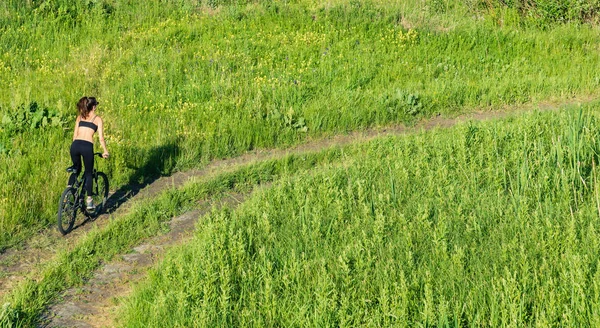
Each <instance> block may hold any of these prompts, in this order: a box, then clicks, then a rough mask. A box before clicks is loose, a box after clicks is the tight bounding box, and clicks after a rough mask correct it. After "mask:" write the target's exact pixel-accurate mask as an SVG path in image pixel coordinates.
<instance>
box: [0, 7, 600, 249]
mask: <svg viewBox="0 0 600 328" xmlns="http://www.w3.org/2000/svg"><path fill="white" fill-rule="evenodd" d="M473 8H479V7H478V6H475V7H473V6H469V5H467V4H463V3H461V2H455V1H434V2H432V3H431V4H429V5H426V6H423V4H422V3H421V1H406V2H404V1H403V2H391V3H390V2H384V1H372V2H370V1H350V2H347V1H330V2H326V3H316V2H312V1H292V2H283V1H281V2H280V1H257V2H219V1H216V2H197V1H185V0H182V1H170V2H164V1H158V0H151V1H117V0H114V1H110V0H103V1H93V2H92V1H83V0H79V1H74V2H69V1H62V0H48V1H44V2H42V3H39V2H21V1H13V0H11V1H5V2H3V3H2V4H0V116H1V117H0V119H1V121H0V184H2V185H3V186H4V187H3V188H2V189H1V190H0V250H2V249H5V248H7V247H11V246H14V245H16V244H19V243H20V242H21V241H23V240H24V239H26V238H27V237H28V236H31V235H32V234H34V233H36V232H37V231H39V230H40V229H43V228H45V227H48V226H49V225H51V224H53V223H54V220H55V213H56V202H57V199H58V197H59V195H60V192H61V190H62V188H63V187H64V185H65V183H66V179H67V174H66V173H65V172H64V168H65V167H66V166H68V165H70V164H69V162H70V160H69V156H68V147H69V143H70V136H71V129H72V124H73V123H72V122H73V121H74V118H75V114H74V113H75V103H76V101H77V99H78V98H79V97H81V96H83V95H95V96H97V97H98V99H99V100H100V103H101V105H100V108H99V112H100V114H101V115H102V116H103V118H104V120H105V122H106V130H107V131H106V133H107V138H108V147H109V150H110V152H111V154H112V159H111V160H110V161H108V162H101V163H99V166H100V168H101V169H103V170H105V171H107V172H108V173H109V175H110V178H111V182H112V185H113V186H114V187H115V188H127V186H128V185H130V184H132V183H145V182H149V181H152V180H153V179H154V178H156V177H157V176H159V175H161V174H168V173H170V172H172V171H173V170H182V169H186V168H190V167H201V166H203V165H205V164H206V163H207V162H208V161H210V160H212V159H215V158H223V157H230V156H235V155H238V154H241V153H243V152H244V151H247V150H251V149H255V148H269V147H285V146H289V145H291V144H295V143H298V142H301V141H302V140H305V139H307V138H311V137H315V136H321V135H327V134H332V133H337V132H344V131H350V130H355V129H363V128H366V127H370V126H375V125H386V124H391V123H398V122H401V123H408V124H411V123H412V122H415V121H416V120H418V119H420V118H425V117H430V116H432V115H437V114H442V115H454V114H456V113H459V112H464V111H469V110H472V109H474V108H478V109H479V108H483V109H487V108H498V107H502V106H504V105H507V104H508V105H510V104H521V103H527V102H536V101H541V100H552V99H568V98H570V97H574V96H585V95H591V94H597V91H598V90H599V87H600V75H598V72H597V67H598V65H599V64H600V56H599V55H598V54H599V52H598V44H600V42H599V41H600V40H599V39H600V35H599V33H598V31H597V29H596V28H594V27H592V26H590V25H586V24H578V23H568V24H561V25H553V26H551V28H538V27H536V26H533V27H532V26H529V25H527V24H517V23H515V24H509V23H510V22H515V21H516V22H521V21H522V20H520V19H516V18H512V20H511V19H509V18H511V17H513V16H511V11H506V12H499V11H486V10H483V9H481V10H476V9H473Z"/></svg>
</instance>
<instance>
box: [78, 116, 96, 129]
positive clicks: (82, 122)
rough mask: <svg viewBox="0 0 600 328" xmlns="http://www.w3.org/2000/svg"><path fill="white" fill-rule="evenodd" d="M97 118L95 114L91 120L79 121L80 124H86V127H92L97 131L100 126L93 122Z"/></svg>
mask: <svg viewBox="0 0 600 328" xmlns="http://www.w3.org/2000/svg"><path fill="white" fill-rule="evenodd" d="M95 119H96V116H94V119H93V120H92V121H91V122H88V121H79V126H80V127H81V126H84V127H86V128H90V129H93V130H94V132H96V130H98V126H97V125H96V124H94V123H92V122H93V121H94V120H95Z"/></svg>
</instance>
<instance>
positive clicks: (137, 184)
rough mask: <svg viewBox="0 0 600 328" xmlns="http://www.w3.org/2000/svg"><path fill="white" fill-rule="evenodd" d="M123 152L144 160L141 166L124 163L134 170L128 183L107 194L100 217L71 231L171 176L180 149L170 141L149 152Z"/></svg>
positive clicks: (175, 142) (87, 219)
mask: <svg viewBox="0 0 600 328" xmlns="http://www.w3.org/2000/svg"><path fill="white" fill-rule="evenodd" d="M124 152H125V153H126V154H131V155H132V156H130V158H140V157H141V158H144V160H143V161H142V164H141V165H140V164H136V163H133V162H128V163H126V166H127V168H129V169H133V170H134V172H133V174H132V175H131V176H130V177H129V180H128V183H127V184H125V185H123V186H121V187H120V188H119V189H117V190H116V191H115V192H114V193H111V194H109V196H108V199H107V200H106V204H105V205H104V208H103V210H102V212H101V213H100V215H97V216H95V217H86V219H85V220H83V221H82V222H81V223H79V224H76V226H74V227H73V229H72V230H75V229H77V228H80V227H82V226H84V225H85V224H87V223H88V222H91V221H95V220H96V219H97V218H98V217H99V216H102V215H108V214H111V213H114V212H115V211H116V210H117V209H119V208H120V207H121V206H122V205H123V204H125V203H127V201H129V200H130V199H131V198H133V197H134V196H136V195H137V194H138V193H139V192H140V191H141V190H142V189H144V188H145V187H146V186H148V185H150V184H152V183H153V182H155V181H156V180H158V179H159V178H160V177H163V176H167V175H169V174H171V173H172V172H173V169H174V168H175V167H176V164H177V158H178V157H179V154H180V148H179V145H178V143H177V141H176V140H172V141H169V142H168V143H166V144H164V145H161V146H158V147H154V148H151V149H150V150H144V149H139V148H130V149H125V150H124Z"/></svg>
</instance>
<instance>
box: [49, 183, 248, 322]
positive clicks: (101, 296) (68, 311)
mask: <svg viewBox="0 0 600 328" xmlns="http://www.w3.org/2000/svg"><path fill="white" fill-rule="evenodd" d="M247 196H248V195H245V194H238V193H229V194H227V195H226V196H225V197H223V198H221V199H218V200H211V201H203V202H202V203H201V204H199V205H198V206H197V208H196V209H195V210H192V211H189V212H187V213H184V214H182V215H180V216H178V217H175V218H173V219H172V220H171V221H170V222H169V226H170V230H169V232H168V233H167V234H164V235H160V236H156V237H153V238H151V239H150V240H148V241H146V242H144V243H142V244H140V245H138V246H137V247H134V248H133V249H132V251H131V252H130V253H128V254H122V255H121V256H118V257H117V259H115V260H113V261H111V262H110V263H106V264H105V265H103V266H102V267H100V268H99V269H98V270H96V271H95V272H94V275H93V277H92V278H91V279H90V280H89V281H88V283H87V284H86V285H85V286H82V287H79V288H72V289H69V290H67V291H66V292H65V293H64V295H63V298H62V302H61V303H58V304H55V305H53V306H51V307H50V309H49V310H48V311H47V313H46V315H45V316H44V318H42V320H41V321H42V325H41V326H42V327H114V326H115V325H116V323H115V322H114V321H113V318H114V315H115V314H116V310H117V308H118V304H119V300H120V299H121V298H123V297H124V296H126V295H127V294H129V292H130V291H131V287H132V284H133V283H135V282H137V281H139V280H140V279H142V278H143V277H145V276H146V272H147V270H148V269H149V268H150V267H152V265H153V264H154V263H156V261H158V260H160V259H161V258H162V257H163V255H164V253H165V252H166V251H167V250H168V249H170V248H172V247H174V246H177V245H181V244H184V243H185V242H187V241H189V240H190V239H191V238H192V237H193V233H194V230H195V228H194V227H195V223H196V221H197V220H198V219H199V218H200V217H202V216H203V215H204V214H206V213H208V212H209V211H210V209H211V208H214V207H216V208H220V207H223V206H227V207H229V208H235V207H236V206H237V205H239V204H241V203H243V202H244V200H245V199H246V197H247Z"/></svg>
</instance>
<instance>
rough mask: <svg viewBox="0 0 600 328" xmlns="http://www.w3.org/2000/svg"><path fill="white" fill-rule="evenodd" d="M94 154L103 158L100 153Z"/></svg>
mask: <svg viewBox="0 0 600 328" xmlns="http://www.w3.org/2000/svg"><path fill="white" fill-rule="evenodd" d="M94 156H98V157H100V158H104V157H102V153H94Z"/></svg>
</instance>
